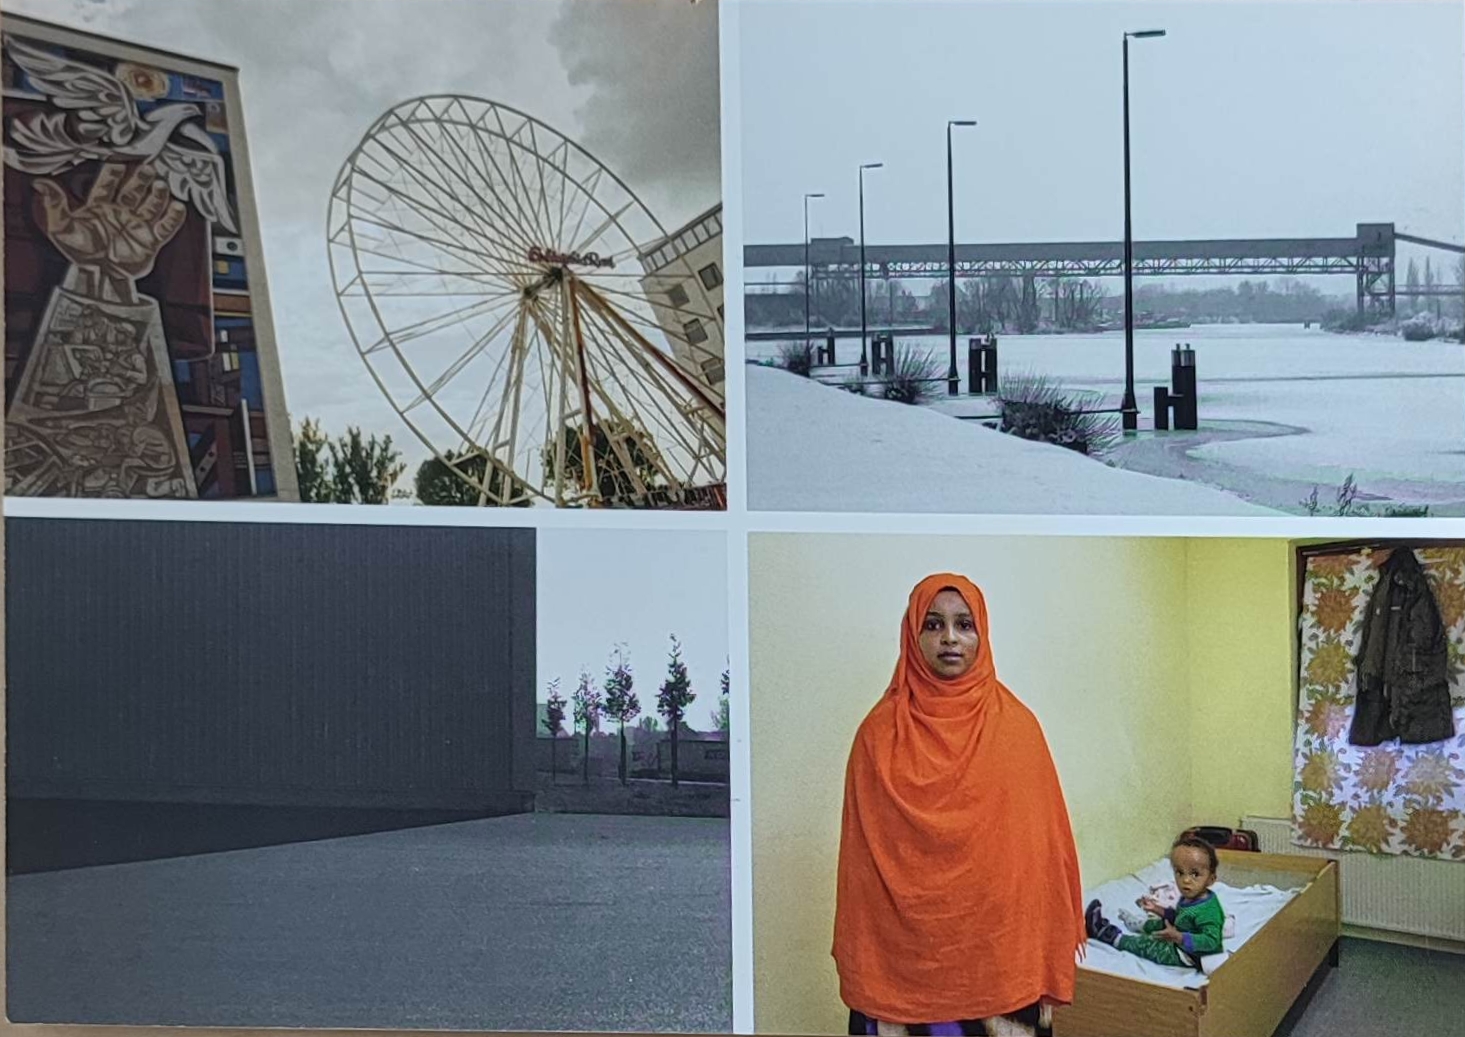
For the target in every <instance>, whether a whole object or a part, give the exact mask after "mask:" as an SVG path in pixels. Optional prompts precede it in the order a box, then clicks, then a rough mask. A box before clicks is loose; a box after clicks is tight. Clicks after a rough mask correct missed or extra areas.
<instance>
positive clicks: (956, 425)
mask: <svg viewBox="0 0 1465 1037" xmlns="http://www.w3.org/2000/svg"><path fill="white" fill-rule="evenodd" d="M747 375H748V378H747V414H748V422H747V429H748V505H749V506H750V507H751V508H754V509H756V510H760V511H871V512H887V511H908V512H942V513H956V514H984V513H1002V514H1033V515H1041V514H1050V515H1051V514H1064V515H1079V514H1083V515H1252V516H1261V515H1272V516H1275V515H1276V514H1277V512H1275V511H1273V510H1271V509H1269V508H1263V507H1259V506H1257V505H1254V504H1248V503H1246V502H1245V501H1243V500H1241V499H1240V498H1238V497H1233V496H1231V495H1230V494H1228V493H1223V492H1221V491H1220V490H1214V489H1211V488H1210V487H1208V486H1202V485H1199V484H1195V483H1187V482H1181V481H1178V480H1174V479H1162V478H1157V477H1155V476H1150V475H1141V474H1138V473H1136V472H1126V471H1121V470H1119V469H1116V468H1110V467H1108V466H1107V465H1105V464H1103V463H1101V462H1099V461H1095V460H1093V459H1091V458H1087V457H1084V456H1082V455H1080V454H1076V453H1074V452H1073V451H1070V450H1064V449H1063V448H1061V447H1056V446H1051V445H1049V444H1046V443H1032V442H1028V441H1026V440H1022V439H1017V438H1016V437H1014V436H1009V435H1006V434H1004V433H1001V432H997V431H994V430H993V429H989V428H986V427H984V426H982V425H981V424H980V423H976V422H967V421H958V420H956V419H954V418H951V417H948V416H946V415H943V414H939V413H937V412H936V411H933V410H928V409H926V408H924V407H911V406H908V405H906V404H901V403H887V402H885V401H883V400H871V399H866V398H864V397H860V396H855V395H853V394H851V393H848V392H844V391H842V390H840V389H836V388H830V387H829V386H824V385H819V384H817V383H815V382H812V381H810V380H808V379H806V378H800V377H798V376H797V375H791V374H788V373H787V372H785V371H780V370H776V369H772V368H766V367H757V366H751V365H750V366H749V367H748V369H747Z"/></svg>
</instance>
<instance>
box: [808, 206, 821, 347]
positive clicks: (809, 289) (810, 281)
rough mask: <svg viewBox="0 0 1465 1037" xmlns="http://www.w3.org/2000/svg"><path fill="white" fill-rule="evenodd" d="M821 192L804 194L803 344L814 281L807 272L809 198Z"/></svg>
mask: <svg viewBox="0 0 1465 1037" xmlns="http://www.w3.org/2000/svg"><path fill="white" fill-rule="evenodd" d="M823 197H824V196H823V195H822V194H817V193H815V194H806V195H804V346H805V348H808V345H809V293H810V292H812V291H813V290H814V282H813V280H812V279H811V277H810V273H809V269H810V268H809V199H811V198H823Z"/></svg>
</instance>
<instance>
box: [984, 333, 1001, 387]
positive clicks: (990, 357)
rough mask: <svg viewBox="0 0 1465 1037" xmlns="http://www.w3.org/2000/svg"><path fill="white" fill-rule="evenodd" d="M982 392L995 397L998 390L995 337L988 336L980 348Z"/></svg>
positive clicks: (993, 335)
mask: <svg viewBox="0 0 1465 1037" xmlns="http://www.w3.org/2000/svg"><path fill="white" fill-rule="evenodd" d="M982 374H983V380H982V391H983V392H985V393H989V394H991V395H994V396H995V395H996V394H997V392H998V389H999V386H998V385H997V336H996V335H995V334H992V335H988V336H987V341H986V343H985V344H984V345H983V347H982Z"/></svg>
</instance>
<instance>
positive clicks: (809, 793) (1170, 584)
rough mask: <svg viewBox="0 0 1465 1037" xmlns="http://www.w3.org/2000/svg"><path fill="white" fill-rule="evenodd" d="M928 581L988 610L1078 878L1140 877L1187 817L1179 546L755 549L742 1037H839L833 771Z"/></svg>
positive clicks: (931, 541) (799, 542) (807, 543)
mask: <svg viewBox="0 0 1465 1037" xmlns="http://www.w3.org/2000/svg"><path fill="white" fill-rule="evenodd" d="M939 570H955V571H958V572H962V573H965V574H966V575H968V576H970V577H971V578H972V579H973V580H974V581H976V583H977V584H978V585H979V586H980V587H982V589H983V591H984V592H985V593H986V595H987V599H988V605H989V608H990V611H991V617H992V647H993V651H994V653H995V656H996V661H997V672H998V673H999V675H1000V676H1001V677H1002V679H1003V681H1004V682H1005V683H1006V684H1007V685H1008V686H1009V687H1011V688H1012V690H1013V691H1014V692H1015V693H1016V694H1017V695H1018V697H1019V698H1021V699H1022V700H1023V701H1025V702H1026V703H1027V704H1028V705H1029V706H1030V707H1032V709H1033V711H1034V712H1035V713H1036V714H1037V716H1038V718H1039V720H1041V721H1042V723H1043V726H1044V728H1045V730H1046V731H1047V734H1048V740H1049V743H1050V744H1051V746H1052V750H1053V757H1054V760H1055V762H1056V763H1057V766H1058V770H1059V773H1060V775H1061V777H1062V779H1063V785H1064V790H1065V792H1066V794H1067V797H1068V804H1069V810H1070V812H1071V814H1072V815H1073V819H1074V829H1075V836H1076V838H1077V840H1078V846H1079V854H1080V858H1081V863H1082V866H1083V871H1084V875H1085V877H1086V880H1089V881H1095V882H1097V881H1103V880H1104V879H1107V878H1111V877H1113V876H1115V875H1120V874H1124V873H1125V872H1128V871H1130V870H1132V869H1134V868H1135V867H1138V866H1140V865H1143V864H1146V863H1148V862H1149V861H1151V860H1154V859H1155V858H1156V857H1158V856H1160V855H1161V854H1162V853H1163V852H1164V849H1165V848H1166V847H1168V845H1169V841H1170V840H1171V839H1173V838H1174V836H1175V833H1176V832H1177V831H1178V830H1180V829H1181V828H1182V827H1184V826H1185V825H1186V824H1188V823H1190V822H1191V820H1192V814H1191V800H1192V795H1191V787H1190V786H1191V773H1192V770H1191V765H1190V760H1189V756H1188V747H1187V745H1186V744H1185V743H1186V742H1187V741H1188V738H1186V736H1187V735H1188V733H1189V732H1190V730H1191V727H1190V725H1191V717H1190V713H1189V693H1188V687H1187V685H1188V682H1189V680H1190V672H1191V671H1190V668H1189V667H1188V666H1187V665H1186V657H1187V651H1188V648H1189V643H1188V642H1189V640H1190V638H1189V633H1190V628H1189V625H1188V623H1187V621H1186V586H1187V580H1188V575H1189V567H1188V566H1187V563H1186V545H1185V542H1184V541H1182V540H1175V539H1153V538H1149V539H1140V538H1136V539H1109V538H1049V537H1016V538H1007V537H931V536H919V537H917V536H910V537H901V536H878V537H866V536H835V535H817V536H806V535H764V536H754V537H752V538H751V543H750V581H751V582H750V594H751V606H752V607H751V609H750V621H751V630H750V633H751V656H752V659H751V673H750V676H751V680H752V730H751V747H752V797H753V798H752V817H753V901H754V911H753V913H754V917H753V927H754V945H755V954H756V958H755V968H754V988H755V1011H756V1020H755V1024H756V1027H757V1029H758V1030H759V1031H760V1032H781V1033H843V1032H844V1026H845V1022H846V1019H845V1012H844V1009H843V1007H842V1006H841V1005H840V1002H839V997H838V982H837V979H836V977H835V974H834V969H833V963H832V961H831V960H830V957H829V949H830V936H831V932H832V926H833V911H834V864H835V859H836V851H837V847H838V835H839V817H840V805H841V799H842V782H843V775H844V765H845V760H846V756H847V753H848V750H849V745H850V741H851V738H852V737H853V735H854V732H855V728H856V726H857V725H858V724H859V722H860V720H861V719H862V718H863V717H864V715H865V713H866V712H867V711H868V710H869V708H870V707H871V706H872V705H873V704H874V703H875V701H876V700H877V699H878V698H879V696H880V694H881V692H882V691H883V690H884V688H885V683H886V681H887V680H888V679H889V677H890V673H891V670H892V667H893V666H894V663H895V657H896V653H897V650H898V637H899V629H900V621H901V616H902V614H903V612H904V610H905V603H906V598H907V595H908V594H909V593H910V589H911V587H912V586H913V585H914V584H915V583H916V582H917V581H918V580H919V579H920V578H921V577H923V576H925V575H926V574H927V573H930V572H934V571H939ZM1177 736H1179V737H1177Z"/></svg>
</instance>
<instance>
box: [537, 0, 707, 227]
mask: <svg viewBox="0 0 1465 1037" xmlns="http://www.w3.org/2000/svg"><path fill="white" fill-rule="evenodd" d="M550 40H551V42H552V43H554V45H555V46H556V47H557V48H558V50H559V53H560V60H561V62H562V63H563V65H564V68H565V72H566V73H567V75H568V76H569V81H570V83H571V84H572V85H573V86H576V87H580V88H583V89H585V90H586V91H587V92H588V94H587V96H586V98H585V100H584V101H583V102H582V104H581V105H580V107H579V110H578V116H579V121H580V125H581V134H580V138H581V143H582V144H584V145H585V146H586V147H587V148H588V149H589V150H590V151H591V152H593V153H595V154H596V155H597V156H599V157H600V158H601V159H602V160H603V161H605V162H606V163H607V164H608V165H609V166H611V168H613V169H615V170H616V172H618V173H619V174H620V176H621V177H622V178H623V179H625V180H626V181H627V182H628V183H629V184H630V185H631V186H632V188H633V189H634V190H636V191H637V193H640V194H643V197H644V196H645V195H646V194H650V195H652V196H654V197H656V198H665V199H666V200H667V201H666V203H665V204H664V205H658V204H655V202H654V201H652V199H649V198H648V199H647V200H648V202H652V207H653V209H654V210H655V211H656V212H657V214H658V215H662V217H663V219H668V218H672V219H675V218H677V217H671V216H670V214H668V215H663V208H667V209H672V208H674V209H675V210H676V211H677V212H678V213H679V214H680V216H690V215H693V214H694V213H695V212H697V211H700V210H701V209H703V208H705V207H707V206H709V205H711V204H713V202H715V201H716V200H717V199H718V198H719V197H720V194H721V191H720V184H721V169H720V162H721V159H720V154H721V152H720V149H719V140H720V132H719V123H718V52H717V5H716V3H714V2H712V0H702V2H701V3H689V2H688V0H635V2H620V3H608V2H606V0H566V2H565V3H564V5H563V8H562V11H561V13H560V16H559V19H558V20H557V21H556V22H555V25H554V28H553V29H552V31H551V33H550Z"/></svg>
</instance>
